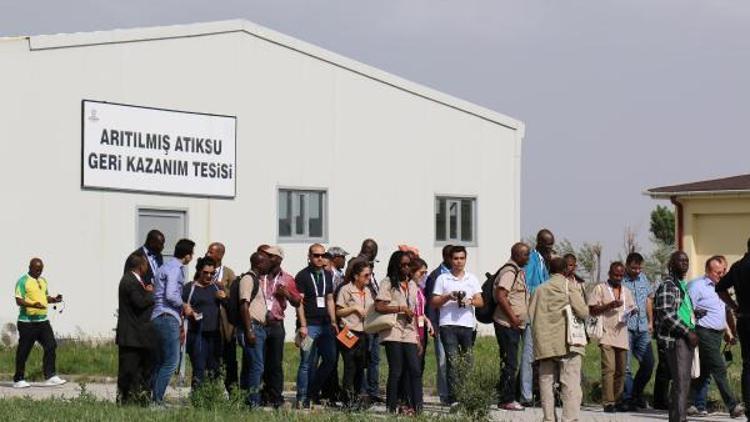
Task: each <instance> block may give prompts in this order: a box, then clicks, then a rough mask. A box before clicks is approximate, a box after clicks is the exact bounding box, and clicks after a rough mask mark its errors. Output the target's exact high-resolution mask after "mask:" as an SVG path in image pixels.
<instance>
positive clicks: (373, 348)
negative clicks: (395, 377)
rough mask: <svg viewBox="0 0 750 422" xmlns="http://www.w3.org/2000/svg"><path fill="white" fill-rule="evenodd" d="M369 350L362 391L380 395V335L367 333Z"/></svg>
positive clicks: (374, 395) (370, 394)
mask: <svg viewBox="0 0 750 422" xmlns="http://www.w3.org/2000/svg"><path fill="white" fill-rule="evenodd" d="M365 335H366V336H367V347H368V348H369V350H368V351H367V353H369V362H368V364H367V376H366V377H365V378H363V379H362V386H361V388H360V391H361V392H362V394H367V395H368V396H370V397H376V396H378V395H380V337H379V336H378V335H377V334H365Z"/></svg>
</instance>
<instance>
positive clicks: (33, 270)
mask: <svg viewBox="0 0 750 422" xmlns="http://www.w3.org/2000/svg"><path fill="white" fill-rule="evenodd" d="M42 271H44V262H42V260H41V258H31V261H29V275H30V276H32V277H33V278H39V277H40V276H41V275H42Z"/></svg>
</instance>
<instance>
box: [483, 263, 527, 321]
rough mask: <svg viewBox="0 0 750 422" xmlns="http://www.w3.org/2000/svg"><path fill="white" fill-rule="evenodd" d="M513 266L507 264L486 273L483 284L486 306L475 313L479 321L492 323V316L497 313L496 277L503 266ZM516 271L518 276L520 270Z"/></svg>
mask: <svg viewBox="0 0 750 422" xmlns="http://www.w3.org/2000/svg"><path fill="white" fill-rule="evenodd" d="M512 266H513V265H512V264H505V265H503V266H502V267H500V269H498V270H497V271H496V272H495V274H490V273H484V275H485V277H487V278H486V279H485V280H484V283H483V284H482V300H483V301H484V306H482V307H481V308H476V309H475V310H474V315H475V316H476V318H477V321H479V322H482V323H484V324H492V321H493V320H492V316H493V315H494V314H495V308H497V300H495V279H496V278H497V276H498V274H500V271H502V270H503V268H505V267H512ZM514 273H515V274H516V276H518V271H515V270H514ZM515 282H516V280H515V279H514V280H513V284H515Z"/></svg>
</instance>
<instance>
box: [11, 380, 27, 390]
mask: <svg viewBox="0 0 750 422" xmlns="http://www.w3.org/2000/svg"><path fill="white" fill-rule="evenodd" d="M29 387H31V384H29V383H28V382H26V380H20V381H16V382H14V383H13V388H29Z"/></svg>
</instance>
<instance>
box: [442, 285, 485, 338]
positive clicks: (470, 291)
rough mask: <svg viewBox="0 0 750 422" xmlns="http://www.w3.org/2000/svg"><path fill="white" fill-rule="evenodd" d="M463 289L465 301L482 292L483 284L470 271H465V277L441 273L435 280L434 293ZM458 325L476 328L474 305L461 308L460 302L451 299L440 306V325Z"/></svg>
mask: <svg viewBox="0 0 750 422" xmlns="http://www.w3.org/2000/svg"><path fill="white" fill-rule="evenodd" d="M456 291H463V292H464V293H466V297H465V298H464V301H465V302H467V301H468V300H469V299H471V298H472V297H473V296H474V295H475V294H477V293H481V292H482V286H481V285H480V284H479V280H477V278H476V276H474V274H472V273H470V272H465V273H464V276H463V278H461V279H458V278H456V277H455V276H454V275H453V274H452V273H445V274H441V275H440V276H439V277H438V278H437V281H435V290H433V294H435V295H443V294H447V293H450V292H456ZM444 325H458V326H461V327H469V328H474V326H475V325H476V320H475V319H474V307H473V306H469V305H466V306H464V307H463V308H459V306H458V302H456V301H455V300H449V301H448V302H445V305H443V307H442V308H440V326H441V327H442V326H444Z"/></svg>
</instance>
